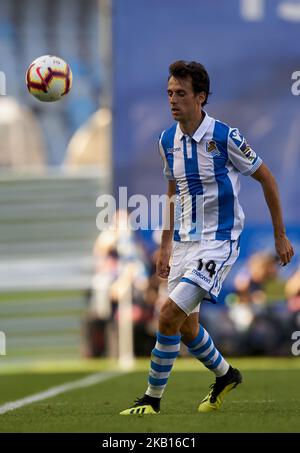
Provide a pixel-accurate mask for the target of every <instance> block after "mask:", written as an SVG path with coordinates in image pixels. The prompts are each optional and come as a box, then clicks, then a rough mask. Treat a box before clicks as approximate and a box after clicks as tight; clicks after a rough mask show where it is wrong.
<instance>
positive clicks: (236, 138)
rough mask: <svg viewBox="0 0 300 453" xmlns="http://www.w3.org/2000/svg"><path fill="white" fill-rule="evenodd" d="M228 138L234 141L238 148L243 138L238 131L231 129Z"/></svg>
mask: <svg viewBox="0 0 300 453" xmlns="http://www.w3.org/2000/svg"><path fill="white" fill-rule="evenodd" d="M229 137H230V138H231V139H232V140H233V141H234V143H235V144H236V146H238V147H240V146H241V144H242V143H243V142H244V137H243V136H242V135H241V134H240V132H239V131H238V129H232V131H231V132H230V134H229Z"/></svg>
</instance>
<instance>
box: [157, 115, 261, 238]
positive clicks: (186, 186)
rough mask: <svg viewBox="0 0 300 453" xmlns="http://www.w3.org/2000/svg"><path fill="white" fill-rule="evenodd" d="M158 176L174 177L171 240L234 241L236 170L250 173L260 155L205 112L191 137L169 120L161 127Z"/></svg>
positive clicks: (239, 213) (239, 215) (238, 220)
mask: <svg viewBox="0 0 300 453" xmlns="http://www.w3.org/2000/svg"><path fill="white" fill-rule="evenodd" d="M159 150H160V154H161V157H162V159H163V163H164V175H165V176H166V178H167V179H169V180H175V181H176V193H177V200H176V208H175V228H174V240H175V241H198V240H201V239H214V240H215V239H216V240H228V239H231V240H236V239H238V237H239V236H240V234H241V231H242V229H243V226H244V217H245V216H244V212H243V210H242V207H241V205H240V203H239V200H238V193H239V189H240V183H239V173H242V174H243V175H251V174H252V173H254V172H255V171H256V170H257V169H258V167H259V166H260V165H261V163H262V160H261V159H260V158H259V157H258V156H257V155H256V153H255V152H254V151H253V150H252V149H251V148H250V146H249V145H248V143H247V142H246V140H245V139H244V137H243V136H242V135H241V133H240V132H239V130H238V129H236V128H231V127H229V126H228V125H227V124H224V123H221V122H220V121H217V120H215V119H214V118H211V117H209V116H208V114H207V113H205V117H204V119H203V121H202V123H201V124H200V126H199V128H198V129H197V131H196V132H195V133H194V135H193V137H189V136H187V135H185V134H183V132H182V131H181V129H180V126H179V123H175V124H174V125H173V126H172V127H170V128H169V129H167V130H165V131H163V133H162V134H161V137H160V139H159Z"/></svg>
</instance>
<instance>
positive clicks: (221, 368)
mask: <svg viewBox="0 0 300 453" xmlns="http://www.w3.org/2000/svg"><path fill="white" fill-rule="evenodd" d="M228 370H229V364H228V363H227V362H226V360H225V359H224V357H222V360H221V362H220V363H219V365H218V366H217V368H214V369H213V370H212V371H213V372H214V373H215V375H216V376H224V374H226V373H227V371H228Z"/></svg>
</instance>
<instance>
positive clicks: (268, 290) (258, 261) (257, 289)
mask: <svg viewBox="0 0 300 453" xmlns="http://www.w3.org/2000/svg"><path fill="white" fill-rule="evenodd" d="M234 285H235V288H236V294H237V297H238V299H239V302H246V303H249V302H250V303H254V304H258V305H263V304H265V303H270V302H274V301H278V300H282V299H284V280H282V279H281V278H280V276H279V275H278V264H277V260H276V257H275V256H274V255H271V254H269V253H265V252H258V253H255V254H254V255H252V256H251V257H250V259H249V261H248V266H247V270H246V272H245V271H243V272H241V273H239V274H238V275H237V276H236V278H235V281H234Z"/></svg>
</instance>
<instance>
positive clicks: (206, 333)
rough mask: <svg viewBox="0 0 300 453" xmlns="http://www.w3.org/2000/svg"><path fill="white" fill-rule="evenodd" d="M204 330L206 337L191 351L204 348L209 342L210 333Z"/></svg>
mask: <svg viewBox="0 0 300 453" xmlns="http://www.w3.org/2000/svg"><path fill="white" fill-rule="evenodd" d="M203 330H204V335H203V338H202V340H201V341H200V342H199V343H198V344H197V345H196V346H194V347H193V348H190V350H191V351H195V350H196V349H198V348H201V346H204V345H205V343H206V342H207V340H208V339H209V334H208V332H207V331H206V330H205V329H203Z"/></svg>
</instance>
